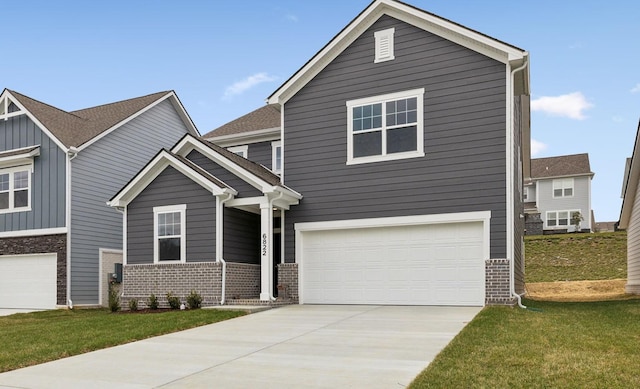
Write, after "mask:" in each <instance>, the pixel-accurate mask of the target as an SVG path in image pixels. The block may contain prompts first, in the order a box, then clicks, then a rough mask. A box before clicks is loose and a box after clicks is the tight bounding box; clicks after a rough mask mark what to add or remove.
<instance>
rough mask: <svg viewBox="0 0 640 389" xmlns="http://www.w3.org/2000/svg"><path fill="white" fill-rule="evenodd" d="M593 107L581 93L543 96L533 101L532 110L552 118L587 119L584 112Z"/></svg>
mask: <svg viewBox="0 0 640 389" xmlns="http://www.w3.org/2000/svg"><path fill="white" fill-rule="evenodd" d="M591 107H593V104H591V103H590V102H588V101H587V99H586V98H585V97H584V95H583V94H582V93H581V92H573V93H569V94H566V95H560V96H542V97H540V98H537V99H535V100H532V101H531V110H533V111H542V112H544V113H547V114H549V115H552V116H563V117H568V118H570V119H577V120H582V119H585V118H586V116H584V111H586V110H587V109H589V108H591Z"/></svg>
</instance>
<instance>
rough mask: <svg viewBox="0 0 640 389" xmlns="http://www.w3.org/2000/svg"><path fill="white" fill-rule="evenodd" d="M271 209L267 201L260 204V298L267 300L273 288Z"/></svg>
mask: <svg viewBox="0 0 640 389" xmlns="http://www.w3.org/2000/svg"><path fill="white" fill-rule="evenodd" d="M272 242H273V211H272V210H271V206H270V205H269V201H264V202H263V203H262V204H260V300H263V301H268V300H270V297H271V291H272V290H273V285H272V283H273V276H272V272H273V250H272Z"/></svg>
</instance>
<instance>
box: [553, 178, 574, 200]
mask: <svg viewBox="0 0 640 389" xmlns="http://www.w3.org/2000/svg"><path fill="white" fill-rule="evenodd" d="M553 197H573V178H563V179H558V180H553Z"/></svg>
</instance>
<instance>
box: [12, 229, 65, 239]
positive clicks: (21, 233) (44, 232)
mask: <svg viewBox="0 0 640 389" xmlns="http://www.w3.org/2000/svg"><path fill="white" fill-rule="evenodd" d="M67 232H68V231H67V228H66V227H58V228H42V229H37V230H20V231H4V232H0V238H22V237H27V236H43V235H60V234H66V233H67Z"/></svg>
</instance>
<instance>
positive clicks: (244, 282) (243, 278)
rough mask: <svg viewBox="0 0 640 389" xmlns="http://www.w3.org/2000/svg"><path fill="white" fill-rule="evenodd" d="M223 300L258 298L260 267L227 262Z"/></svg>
mask: <svg viewBox="0 0 640 389" xmlns="http://www.w3.org/2000/svg"><path fill="white" fill-rule="evenodd" d="M226 284H227V285H226V286H227V290H226V292H225V299H255V298H258V297H260V265H252V264H247V263H234V262H227V276H226Z"/></svg>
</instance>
